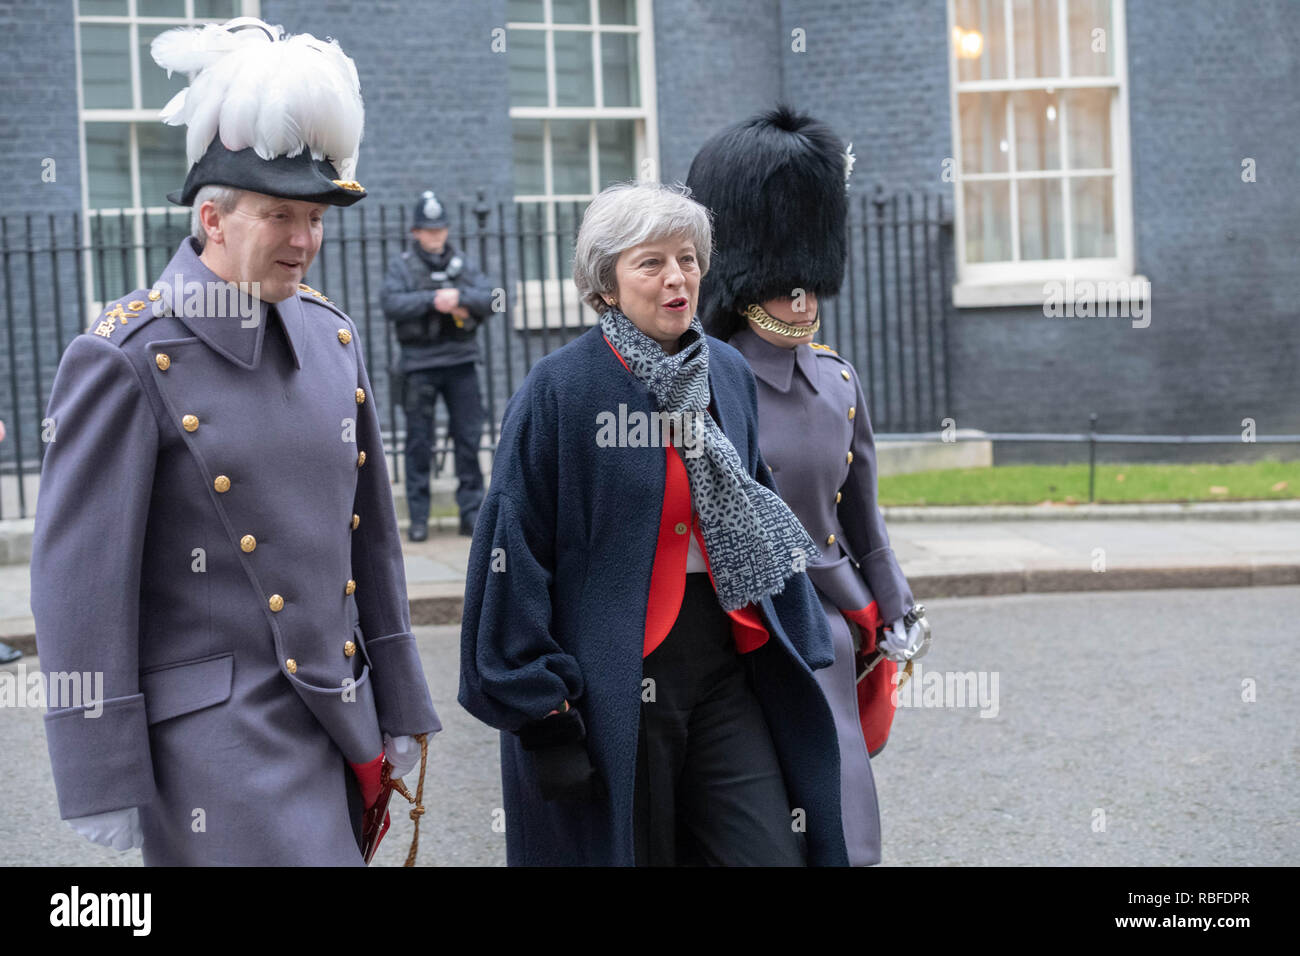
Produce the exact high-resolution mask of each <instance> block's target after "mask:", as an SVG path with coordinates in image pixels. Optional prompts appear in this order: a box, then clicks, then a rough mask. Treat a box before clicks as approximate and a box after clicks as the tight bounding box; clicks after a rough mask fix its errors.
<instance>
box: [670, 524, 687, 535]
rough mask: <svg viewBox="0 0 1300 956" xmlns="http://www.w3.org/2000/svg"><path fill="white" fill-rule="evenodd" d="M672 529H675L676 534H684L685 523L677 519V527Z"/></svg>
mask: <svg viewBox="0 0 1300 956" xmlns="http://www.w3.org/2000/svg"><path fill="white" fill-rule="evenodd" d="M673 530H674V531H676V532H677V533H678V534H685V533H686V525H685V524H684V523H682V522H681V521H679V522H677V527H675V528H673Z"/></svg>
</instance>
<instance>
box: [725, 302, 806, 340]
mask: <svg viewBox="0 0 1300 956" xmlns="http://www.w3.org/2000/svg"><path fill="white" fill-rule="evenodd" d="M740 314H741V315H743V316H744V317H745V318H747V319H751V320H752V321H753V323H754V324H755V325H757V326H758V327H759V328H760V329H764V330H765V331H768V332H775V333H776V334H777V335H784V336H785V337H786V338H791V339H801V338H804V337H805V336H808V335H812V334H813V333H815V332H816V331H817V330H818V329H820V328H821V327H822V317H821V316H820V315H818V316H817V317H816V318H815V319H813V324H812V325H792V324H790V323H789V322H782V321H781V320H780V319H778V318H777V317H776V316H774V315H772V314H771V313H770V312H768V311H767V310H766V309H764V308H763V307H762V306H761V305H759V304H758V303H754V304H753V305H750V306H748V307H746V308H744V309H742V310H741V312H740Z"/></svg>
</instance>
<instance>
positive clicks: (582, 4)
mask: <svg viewBox="0 0 1300 956" xmlns="http://www.w3.org/2000/svg"><path fill="white" fill-rule="evenodd" d="M551 22H552V23H590V22H591V4H590V2H588V0H551Z"/></svg>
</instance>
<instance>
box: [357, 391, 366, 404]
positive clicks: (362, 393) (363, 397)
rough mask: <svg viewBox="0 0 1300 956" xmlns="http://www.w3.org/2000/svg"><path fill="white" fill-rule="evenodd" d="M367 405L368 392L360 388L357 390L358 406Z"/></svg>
mask: <svg viewBox="0 0 1300 956" xmlns="http://www.w3.org/2000/svg"><path fill="white" fill-rule="evenodd" d="M365 403H366V390H365V389H364V388H359V389H357V404H358V405H364V404H365Z"/></svg>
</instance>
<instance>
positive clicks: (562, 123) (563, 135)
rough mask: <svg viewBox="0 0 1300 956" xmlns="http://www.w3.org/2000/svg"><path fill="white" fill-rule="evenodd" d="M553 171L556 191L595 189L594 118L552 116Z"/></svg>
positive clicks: (577, 191)
mask: <svg viewBox="0 0 1300 956" xmlns="http://www.w3.org/2000/svg"><path fill="white" fill-rule="evenodd" d="M550 124H551V175H552V177H553V181H554V187H555V193H556V195H567V194H571V193H578V194H580V195H585V194H589V193H591V191H592V189H591V122H590V121H589V120H551V121H550Z"/></svg>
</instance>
